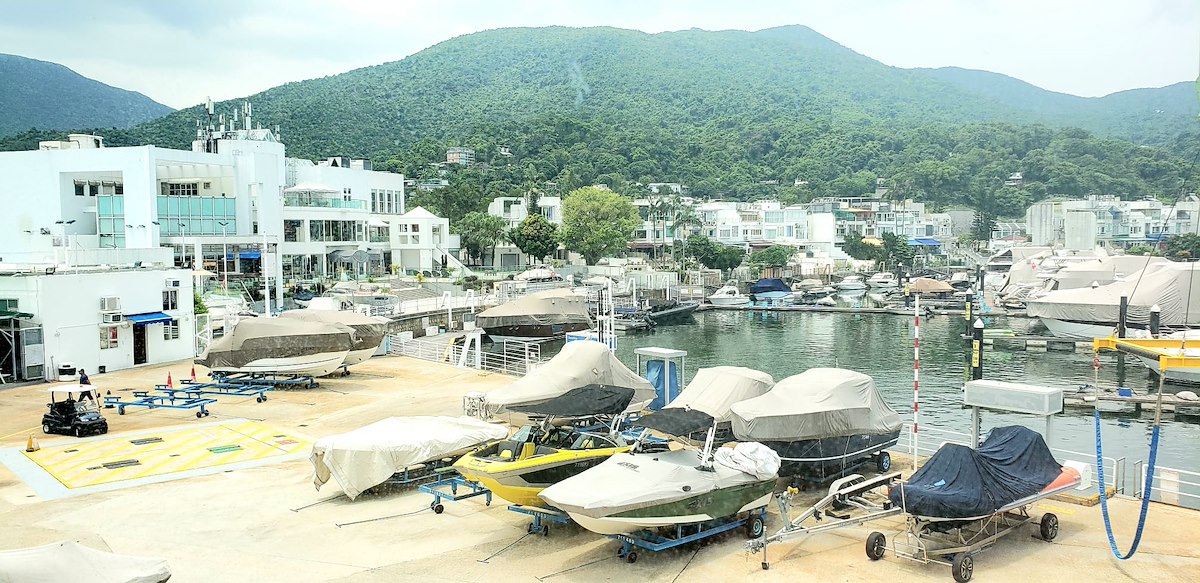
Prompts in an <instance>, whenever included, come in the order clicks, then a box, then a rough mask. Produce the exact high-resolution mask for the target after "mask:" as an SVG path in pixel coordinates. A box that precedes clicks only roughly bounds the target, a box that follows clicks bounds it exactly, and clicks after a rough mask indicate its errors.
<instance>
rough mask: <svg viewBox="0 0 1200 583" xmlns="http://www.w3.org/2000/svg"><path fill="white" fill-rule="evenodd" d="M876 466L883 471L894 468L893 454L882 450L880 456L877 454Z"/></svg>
mask: <svg viewBox="0 0 1200 583" xmlns="http://www.w3.org/2000/svg"><path fill="white" fill-rule="evenodd" d="M875 468H876V469H878V470H879V471H881V472H886V471H888V470H890V469H892V454H890V453H888V452H886V451H881V452H879V455H878V456H875Z"/></svg>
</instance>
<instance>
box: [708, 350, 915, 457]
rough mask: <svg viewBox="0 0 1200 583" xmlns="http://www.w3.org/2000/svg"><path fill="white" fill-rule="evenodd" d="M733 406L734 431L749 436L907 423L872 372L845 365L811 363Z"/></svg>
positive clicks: (886, 428) (787, 437)
mask: <svg viewBox="0 0 1200 583" xmlns="http://www.w3.org/2000/svg"><path fill="white" fill-rule="evenodd" d="M730 409H731V410H732V412H733V419H732V422H733V434H734V435H735V436H736V437H737V438H738V439H740V440H743V441H800V440H804V439H821V438H826V437H841V436H848V435H874V434H884V433H891V432H893V431H897V430H899V429H900V425H901V422H900V416H899V415H897V414H896V412H895V411H893V410H892V408H891V407H889V406H888V404H887V403H886V402H885V401H884V400H883V397H882V396H881V395H880V394H879V391H878V390H877V389H876V388H875V381H874V380H873V379H871V377H869V376H867V375H865V374H862V373H860V372H854V371H852V370H845V369H840V368H810V369H808V370H806V371H804V372H802V373H800V374H798V375H792V376H790V377H788V378H786V379H783V380H781V381H779V382H778V383H776V384H775V386H774V387H773V388H772V389H771V390H770V391H768V392H767V394H765V395H762V396H761V397H756V398H753V399H747V400H745V401H741V402H739V403H734V404H733V405H732V406H731V407H730Z"/></svg>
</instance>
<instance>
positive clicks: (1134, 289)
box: [1026, 259, 1200, 325]
mask: <svg viewBox="0 0 1200 583" xmlns="http://www.w3.org/2000/svg"><path fill="white" fill-rule="evenodd" d="M1144 260H1145V259H1143V261H1144ZM1122 295H1124V296H1128V297H1129V312H1128V317H1127V321H1128V322H1130V323H1134V324H1146V323H1147V322H1149V321H1150V307H1151V306H1153V305H1155V304H1158V306H1159V307H1160V308H1162V312H1161V318H1162V320H1161V323H1162V324H1163V325H1183V324H1188V323H1192V324H1194V323H1196V322H1198V321H1200V269H1198V268H1197V265H1196V264H1195V263H1183V262H1175V261H1162V262H1157V263H1155V262H1152V263H1150V264H1149V265H1148V266H1147V267H1146V268H1145V269H1143V270H1140V271H1138V272H1137V273H1133V274H1131V275H1129V276H1127V277H1125V278H1124V279H1123V280H1121V281H1114V282H1112V283H1110V284H1108V285H1101V286H1099V287H1096V288H1091V287H1084V288H1077V289H1065V290H1057V291H1052V292H1050V293H1048V294H1046V295H1044V296H1042V297H1040V298H1036V299H1031V300H1029V301H1028V302H1027V303H1026V311H1027V313H1028V314H1029V316H1030V317H1037V318H1050V319H1053V320H1066V321H1071V322H1098V323H1115V322H1116V321H1117V319H1118V312H1119V311H1120V304H1121V296H1122Z"/></svg>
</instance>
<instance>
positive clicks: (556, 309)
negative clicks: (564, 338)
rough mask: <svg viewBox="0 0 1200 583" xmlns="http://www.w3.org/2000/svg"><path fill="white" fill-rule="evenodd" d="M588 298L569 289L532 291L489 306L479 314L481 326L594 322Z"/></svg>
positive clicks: (476, 318)
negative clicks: (521, 296)
mask: <svg viewBox="0 0 1200 583" xmlns="http://www.w3.org/2000/svg"><path fill="white" fill-rule="evenodd" d="M590 321H591V316H590V314H588V309H587V303H586V302H585V298H583V297H580V296H578V295H575V293H574V292H572V291H571V290H570V289H568V288H555V289H548V290H545V291H540V292H537V293H532V294H529V295H527V296H525V297H523V298H521V299H519V300H514V301H511V302H508V303H506V304H500V305H499V306H496V307H494V308H488V309H486V310H484V311H482V312H479V314H477V315H476V316H475V323H476V324H478V325H479V326H480V327H481V328H484V329H487V328H489V327H499V326H529V325H548V324H568V323H575V322H590Z"/></svg>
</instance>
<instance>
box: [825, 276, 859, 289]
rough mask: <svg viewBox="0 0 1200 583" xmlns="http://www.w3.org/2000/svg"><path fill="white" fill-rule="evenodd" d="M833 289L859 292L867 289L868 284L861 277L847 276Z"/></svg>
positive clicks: (834, 285)
mask: <svg viewBox="0 0 1200 583" xmlns="http://www.w3.org/2000/svg"><path fill="white" fill-rule="evenodd" d="M833 287H836V288H837V289H838V290H839V291H858V290H864V289H867V284H866V282H864V281H863V278H862V276H861V275H847V276H846V277H843V278H842V281H839V282H837V283H835V284H833Z"/></svg>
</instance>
